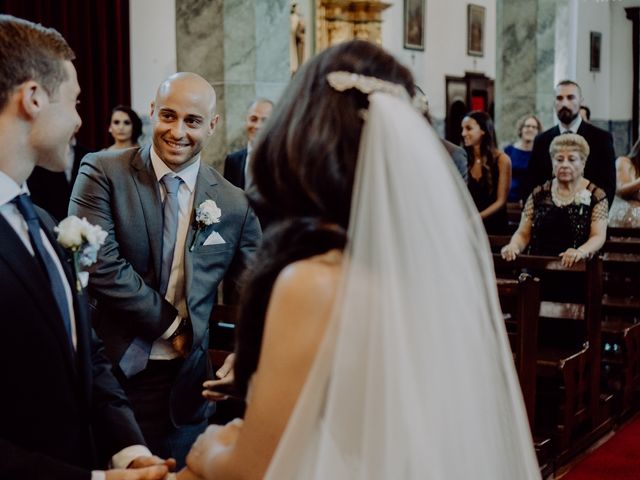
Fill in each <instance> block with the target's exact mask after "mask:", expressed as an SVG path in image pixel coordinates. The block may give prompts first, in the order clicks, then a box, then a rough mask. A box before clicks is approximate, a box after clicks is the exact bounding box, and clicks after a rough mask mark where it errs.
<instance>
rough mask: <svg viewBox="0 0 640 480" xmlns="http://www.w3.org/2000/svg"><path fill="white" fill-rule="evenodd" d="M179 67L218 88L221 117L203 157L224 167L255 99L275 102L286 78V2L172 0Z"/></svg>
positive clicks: (240, 140)
mask: <svg viewBox="0 0 640 480" xmlns="http://www.w3.org/2000/svg"><path fill="white" fill-rule="evenodd" d="M176 37H177V38H176V40H177V42H176V43H177V50H178V52H177V59H178V69H179V70H187V71H194V72H197V73H199V74H200V75H202V76H203V77H205V78H206V79H207V80H208V81H209V82H211V84H212V85H213V86H214V88H215V89H216V93H217V95H218V108H217V110H218V113H219V114H220V121H219V122H218V126H217V128H216V132H215V134H214V137H213V139H212V140H211V142H210V144H209V145H208V147H207V149H206V151H205V152H204V154H203V160H204V161H205V162H207V163H209V164H211V165H214V166H215V167H216V168H219V169H220V170H222V165H223V162H224V157H225V156H226V154H227V153H228V152H230V151H232V150H235V149H236V148H240V147H242V146H243V145H244V143H245V141H246V139H245V138H244V118H245V115H246V110H247V108H248V106H249V104H250V103H251V100H252V99H254V98H255V97H258V96H260V97H267V98H270V99H272V100H277V99H278V98H279V96H280V94H281V92H282V91H283V90H284V88H285V86H286V84H287V83H288V81H289V50H288V48H289V43H288V42H289V2H288V0H176Z"/></svg>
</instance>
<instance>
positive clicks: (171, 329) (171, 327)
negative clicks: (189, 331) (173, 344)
mask: <svg viewBox="0 0 640 480" xmlns="http://www.w3.org/2000/svg"><path fill="white" fill-rule="evenodd" d="M179 326H180V317H176V319H175V320H174V321H173V323H172V324H171V325H169V328H167V329H166V330H165V331H164V333H163V334H162V336H161V337H160V338H162V339H163V340H166V339H167V338H169V337H170V336H171V335H173V332H175V331H176V330H177V329H178V327H179Z"/></svg>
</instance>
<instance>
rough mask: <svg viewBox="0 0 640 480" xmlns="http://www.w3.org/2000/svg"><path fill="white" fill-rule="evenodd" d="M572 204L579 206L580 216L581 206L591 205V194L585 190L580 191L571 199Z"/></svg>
mask: <svg viewBox="0 0 640 480" xmlns="http://www.w3.org/2000/svg"><path fill="white" fill-rule="evenodd" d="M573 203H575V204H576V205H578V206H580V214H582V208H583V205H586V206H589V205H591V192H590V191H589V190H587V189H586V188H585V189H584V190H580V191H579V192H578V193H576V195H575V197H573Z"/></svg>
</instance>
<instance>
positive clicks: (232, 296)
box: [223, 207, 262, 305]
mask: <svg viewBox="0 0 640 480" xmlns="http://www.w3.org/2000/svg"><path fill="white" fill-rule="evenodd" d="M261 238H262V230H261V228H260V222H259V221H258V217H257V216H256V214H255V212H254V211H253V209H252V208H251V207H247V212H246V215H245V221H244V224H243V227H242V234H241V236H240V244H239V246H238V250H237V252H236V255H235V257H234V259H233V262H232V264H231V266H230V267H229V270H228V272H227V274H226V275H225V279H224V284H223V285H224V289H223V300H224V303H225V304H227V305H231V304H236V303H238V301H239V293H240V288H241V286H240V283H239V280H240V278H241V276H242V273H243V271H244V269H245V268H246V267H247V265H248V264H249V262H250V261H251V259H252V257H253V255H254V254H255V252H256V250H257V248H258V244H259V243H260V239H261Z"/></svg>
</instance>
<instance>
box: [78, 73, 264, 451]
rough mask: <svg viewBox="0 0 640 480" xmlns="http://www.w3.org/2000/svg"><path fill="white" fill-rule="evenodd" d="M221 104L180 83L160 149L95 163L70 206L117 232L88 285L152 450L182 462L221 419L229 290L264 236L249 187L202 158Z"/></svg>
mask: <svg viewBox="0 0 640 480" xmlns="http://www.w3.org/2000/svg"><path fill="white" fill-rule="evenodd" d="M215 107H216V95H215V91H214V90H213V87H211V85H210V84H209V83H208V82H207V81H206V80H204V79H203V78H202V77H200V76H198V75H196V74H194V73H177V74H175V75H172V76H171V77H169V78H168V79H167V80H165V81H164V82H163V83H162V84H161V85H160V87H159V88H158V91H157V94H156V97H155V101H154V102H153V103H152V104H151V122H152V125H153V145H152V146H151V147H149V146H147V147H143V148H139V149H129V150H126V151H124V152H118V151H115V152H98V153H94V154H90V155H88V156H87V157H85V159H84V161H83V162H82V165H81V167H80V172H79V175H78V178H77V180H76V184H75V186H74V189H73V193H72V197H71V204H70V207H69V211H70V213H73V214H76V215H78V216H80V217H86V218H87V219H88V220H89V221H90V222H92V223H97V224H99V225H101V226H102V228H104V229H105V230H106V231H107V232H108V234H109V236H108V237H107V241H106V243H105V246H104V247H103V249H102V251H101V253H100V255H99V258H98V262H97V268H96V269H95V272H94V273H92V275H91V280H90V283H89V291H90V293H91V295H92V297H93V299H94V305H95V315H94V324H95V326H96V329H97V331H98V333H99V334H100V336H101V337H102V338H103V340H104V342H105V344H106V347H107V354H108V355H109V357H110V358H111V360H112V362H113V364H114V367H115V371H116V374H117V375H118V378H119V380H120V381H121V383H122V384H123V386H124V388H125V391H126V393H127V395H128V397H129V399H130V400H131V402H132V403H133V407H134V411H135V414H136V418H137V419H138V422H139V423H140V426H141V428H142V431H143V433H144V436H145V439H146V440H147V442H148V444H149V445H150V446H151V448H153V449H154V451H157V452H158V453H160V452H165V453H166V454H167V455H170V456H172V457H174V458H176V459H177V460H178V463H179V464H182V462H183V460H184V457H185V456H186V453H187V451H188V449H189V447H190V446H191V444H192V443H193V441H194V440H195V438H196V437H197V435H199V434H200V433H201V432H202V431H203V430H204V428H205V427H206V424H207V418H208V416H210V414H211V413H212V408H213V406H212V405H211V404H209V403H208V402H207V401H206V400H205V399H204V398H203V396H202V389H203V387H202V384H203V382H204V381H205V380H207V379H210V378H211V372H210V365H209V364H208V357H207V348H208V338H209V325H208V321H209V316H210V314H211V311H212V308H213V305H214V301H215V298H216V291H217V288H218V284H219V283H220V281H221V280H222V278H223V277H224V276H225V273H226V272H227V271H228V270H229V269H230V268H231V267H232V265H234V264H235V262H238V261H239V262H240V263H245V262H246V260H247V258H248V257H249V256H250V255H251V254H252V253H253V252H254V250H255V248H256V245H257V243H258V241H259V240H260V236H261V233H260V226H259V224H258V221H257V219H256V217H255V215H254V213H253V211H252V210H251V208H250V207H249V204H248V202H247V199H246V197H245V195H244V194H243V192H242V191H241V190H239V189H237V188H235V187H233V186H232V185H231V184H230V183H229V182H227V181H226V180H225V179H224V178H222V176H221V175H219V174H218V173H217V172H216V171H215V170H214V169H213V168H211V167H209V166H208V165H205V164H204V163H202V162H201V160H200V152H201V150H202V148H203V147H204V145H205V144H206V142H207V141H208V140H209V138H210V137H211V135H212V134H213V131H214V128H215V126H216V122H217V121H218V116H217V115H216V114H215ZM199 207H204V210H205V213H207V215H205V216H204V217H203V218H201V216H200V215H197V214H196V211H197V210H198V209H199Z"/></svg>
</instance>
